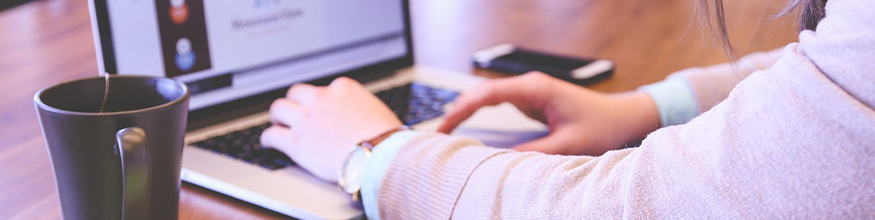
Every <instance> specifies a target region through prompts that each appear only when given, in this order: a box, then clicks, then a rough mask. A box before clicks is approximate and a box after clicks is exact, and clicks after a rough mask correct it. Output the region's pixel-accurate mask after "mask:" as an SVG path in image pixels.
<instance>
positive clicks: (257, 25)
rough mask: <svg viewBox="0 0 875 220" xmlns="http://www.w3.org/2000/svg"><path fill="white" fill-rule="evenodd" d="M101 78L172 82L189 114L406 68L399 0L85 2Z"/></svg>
mask: <svg viewBox="0 0 875 220" xmlns="http://www.w3.org/2000/svg"><path fill="white" fill-rule="evenodd" d="M91 2H92V8H93V9H94V10H92V21H93V26H94V27H97V28H95V39H97V43H96V45H97V47H98V50H99V52H98V57H99V58H100V59H99V62H100V63H99V66H100V68H101V71H104V72H107V73H112V74H136V75H154V76H167V77H173V78H175V79H178V80H180V81H183V82H185V83H186V84H188V85H189V88H190V89H191V91H192V98H191V109H192V110H196V109H200V108H204V107H208V106H211V105H215V104H219V103H223V102H226V101H230V100H235V99H239V98H242V97H247V96H252V95H255V94H259V93H263V92H267V91H271V90H276V89H280V88H284V87H287V86H289V85H291V84H293V83H296V82H303V81H307V80H313V79H317V78H322V77H326V76H331V75H337V74H339V73H343V72H347V71H352V70H355V69H359V68H364V67H368V66H372V65H377V64H380V63H386V62H389V61H392V60H398V59H405V58H406V59H412V55H411V51H410V50H411V49H410V46H409V39H408V38H409V30H408V24H407V22H408V21H407V20H406V5H405V4H404V2H403V1H399V0H368V1H341V0H243V1H239V0H233V1H228V0H157V1H141V0H112V1H108V0H93V1H91Z"/></svg>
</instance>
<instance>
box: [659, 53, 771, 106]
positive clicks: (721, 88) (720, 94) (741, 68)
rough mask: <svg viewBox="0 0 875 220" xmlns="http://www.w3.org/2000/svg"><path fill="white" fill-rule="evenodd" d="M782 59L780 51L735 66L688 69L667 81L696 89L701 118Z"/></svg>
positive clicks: (744, 59)
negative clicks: (683, 82)
mask: <svg viewBox="0 0 875 220" xmlns="http://www.w3.org/2000/svg"><path fill="white" fill-rule="evenodd" d="M779 57H781V49H780V48H779V49H775V50H772V51H768V52H757V53H752V54H748V55H747V56H744V57H742V58H741V59H739V60H738V61H737V62H736V63H735V65H732V64H730V63H723V64H717V65H713V66H709V67H694V68H688V69H684V70H681V71H678V72H675V73H672V74H671V75H669V76H668V79H667V80H671V79H674V78H681V79H685V80H686V81H687V83H688V84H689V85H690V86H691V87H692V90H693V93H694V94H695V97H696V103H697V104H698V113H699V114H701V113H703V112H706V111H708V110H709V109H711V108H712V107H714V106H715V105H717V103H720V102H722V101H723V100H724V99H726V97H727V96H729V92H730V91H732V88H735V85H736V84H738V83H739V82H741V80H744V79H745V78H747V76H749V75H750V74H752V73H754V72H756V71H759V70H764V69H767V68H769V67H771V66H772V65H773V64H775V61H777V60H778V58H779Z"/></svg>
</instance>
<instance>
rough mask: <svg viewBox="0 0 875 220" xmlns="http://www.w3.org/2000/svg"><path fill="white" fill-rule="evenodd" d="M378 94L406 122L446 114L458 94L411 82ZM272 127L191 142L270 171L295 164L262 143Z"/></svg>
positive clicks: (264, 126)
mask: <svg viewBox="0 0 875 220" xmlns="http://www.w3.org/2000/svg"><path fill="white" fill-rule="evenodd" d="M376 95H377V97H378V98H380V100H381V101H383V102H384V103H386V105H388V106H389V108H390V109H392V111H393V112H394V113H395V115H396V116H398V118H399V119H401V121H402V122H403V123H404V124H405V125H414V124H419V123H420V122H423V121H426V120H429V119H433V118H437V117H440V116H441V115H443V114H444V112H443V106H444V105H446V104H448V103H450V102H452V101H453V100H455V99H456V97H457V96H458V95H459V93H457V92H454V91H449V90H444V89H438V88H433V87H429V86H425V85H421V84H416V83H412V84H406V85H403V86H399V87H395V88H392V89H389V90H385V91H382V92H378V93H377V94H376ZM270 126H271V124H270V123H269V122H268V123H264V124H260V125H258V126H253V127H249V128H244V129H241V130H237V131H234V132H231V133H227V134H224V135H219V136H216V137H212V138H209V139H206V140H203V141H199V142H195V143H192V144H191V145H192V146H195V147H198V148H201V149H205V150H209V151H212V152H215V153H217V154H221V155H225V156H227V157H231V158H234V159H238V160H241V161H244V162H247V163H250V164H254V165H258V166H260V167H262V168H265V169H268V170H278V169H282V168H285V167H288V166H292V165H295V162H293V161H292V160H291V159H290V158H289V157H288V156H286V155H285V154H283V153H282V152H280V151H278V150H276V149H273V148H267V147H262V146H261V142H260V137H261V132H262V131H264V129H267V128H268V127H270Z"/></svg>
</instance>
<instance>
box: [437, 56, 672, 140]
mask: <svg viewBox="0 0 875 220" xmlns="http://www.w3.org/2000/svg"><path fill="white" fill-rule="evenodd" d="M503 102H510V103H511V104H513V105H514V106H516V107H517V108H518V109H519V110H521V111H522V112H523V113H525V114H526V115H527V116H528V117H530V118H532V119H535V120H538V121H541V122H543V123H545V124H547V125H548V126H549V127H550V134H549V135H547V136H545V137H542V138H540V139H536V140H533V141H530V142H527V143H523V144H520V145H518V146H515V147H514V149H516V150H520V151H540V152H544V153H549V154H565V155H601V154H604V153H605V152H607V151H609V150H615V149H619V148H621V147H623V146H624V145H625V144H626V143H629V142H632V141H636V140H640V139H643V138H644V137H645V136H646V135H647V134H649V133H650V132H652V131H654V130H656V129H658V128H659V125H660V124H659V116H658V113H657V110H656V105H655V104H654V103H653V100H652V99H651V98H650V96H649V95H647V94H645V93H641V92H628V93H620V94H603V93H598V92H595V91H591V90H588V89H586V88H583V87H580V86H577V85H574V84H571V83H568V82H565V81H561V80H559V79H556V78H553V77H550V76H548V75H546V74H543V73H540V72H531V73H527V74H524V75H521V76H516V77H510V78H505V79H494V80H488V81H485V82H483V83H481V84H480V85H478V86H477V87H475V88H473V89H472V90H470V91H468V92H466V93H465V94H463V95H462V96H460V97H459V98H458V99H457V100H456V102H455V106H454V107H453V108H452V109H451V110H450V111H449V112H448V113H447V115H446V120H445V121H444V123H443V124H442V125H441V126H440V128H439V129H438V131H439V132H443V133H450V132H451V131H452V130H453V129H455V128H456V127H457V126H458V125H459V124H460V123H461V122H462V121H464V120H465V119H467V118H468V117H470V116H471V115H472V114H474V112H475V111H477V109H480V108H481V107H484V106H492V105H497V104H500V103H503Z"/></svg>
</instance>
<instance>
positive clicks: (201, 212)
mask: <svg viewBox="0 0 875 220" xmlns="http://www.w3.org/2000/svg"><path fill="white" fill-rule="evenodd" d="M696 2H697V1H694V0H661V1H648V0H617V1H596V0H575V1H562V0H554V1H546V0H545V1H533V0H473V1H470V0H412V1H411V8H412V19H413V29H414V42H415V49H416V58H417V63H418V64H424V65H429V66H435V67H440V68H445V69H450V70H456V71H463V72H475V73H477V74H483V75H489V76H494V75H496V73H493V72H489V71H484V70H472V68H471V65H470V61H469V59H470V58H469V57H470V55H471V53H472V52H473V51H476V50H478V49H481V48H485V47H488V46H491V45H494V44H497V43H502V42H506V43H515V44H518V45H521V46H524V47H529V48H534V49H538V50H543V51H548V52H553V53H558V54H565V55H572V56H582V57H598V58H607V59H611V60H613V61H614V62H615V63H616V64H617V71H616V73H615V75H614V76H613V77H612V78H610V79H608V80H606V81H603V82H601V83H598V84H595V85H592V86H591V87H590V88H592V89H594V90H597V91H602V92H619V91H626V90H631V89H635V88H637V87H638V86H640V85H642V84H647V83H651V82H655V81H659V80H661V79H663V78H664V77H665V76H666V75H668V74H670V73H671V72H673V71H677V70H680V69H683V68H687V67H693V66H702V65H710V64H716V63H720V62H725V61H726V60H727V59H726V57H725V56H724V55H723V53H722V51H720V49H719V47H718V46H716V44H715V43H712V42H713V40H712V39H713V38H711V37H710V35H709V34H708V33H707V32H706V31H703V28H700V25H699V24H698V23H695V21H694V20H693V19H694V18H695V17H692V16H691V12H693V11H694V9H695V7H696V5H695V4H696ZM784 2H786V1H781V0H766V1H764V0H735V1H727V2H726V11H727V19H726V20H727V21H728V23H729V30H730V32H731V39H732V40H733V41H734V42H735V45H736V46H737V49H739V51H740V53H742V54H744V53H749V52H753V51H760V50H769V49H773V48H777V47H780V46H783V45H785V44H787V43H788V42H791V41H795V40H796V34H795V33H796V32H795V29H794V28H793V27H791V24H794V22H793V21H790V20H788V19H778V20H771V16H772V15H774V14H776V13H777V12H778V11H779V10H780V8H779V7H780V5H781V4H782V3H784ZM691 22H692V23H691ZM91 33H92V32H91V24H90V21H89V15H88V6H87V3H86V1H85V0H45V1H37V2H33V3H28V4H25V5H22V6H20V7H17V8H13V9H10V10H7V11H3V12H0V94H2V95H0V219H58V218H60V208H59V204H58V196H57V193H56V191H55V184H54V180H53V178H52V172H51V167H50V165H49V160H48V154H47V152H46V148H45V144H44V142H43V138H42V134H41V132H40V129H39V124H38V122H37V118H36V114H35V110H34V107H33V100H32V98H33V95H34V93H35V92H36V91H37V90H38V89H40V88H43V87H45V86H48V85H51V84H54V83H58V82H62V81H67V80H71V79H76V78H82V77H87V76H96V75H97V67H96V61H95V53H94V45H93V40H92V36H91ZM180 218H181V219H283V218H286V217H284V216H282V215H280V214H277V213H274V212H270V211H267V210H265V209H262V208H259V207H256V206H253V205H250V204H247V203H244V202H241V201H238V200H235V199H232V198H229V197H226V196H223V195H220V194H218V193H215V192H211V191H208V190H205V189H202V188H199V187H196V186H192V185H189V184H183V187H182V192H181V195H180Z"/></svg>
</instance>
